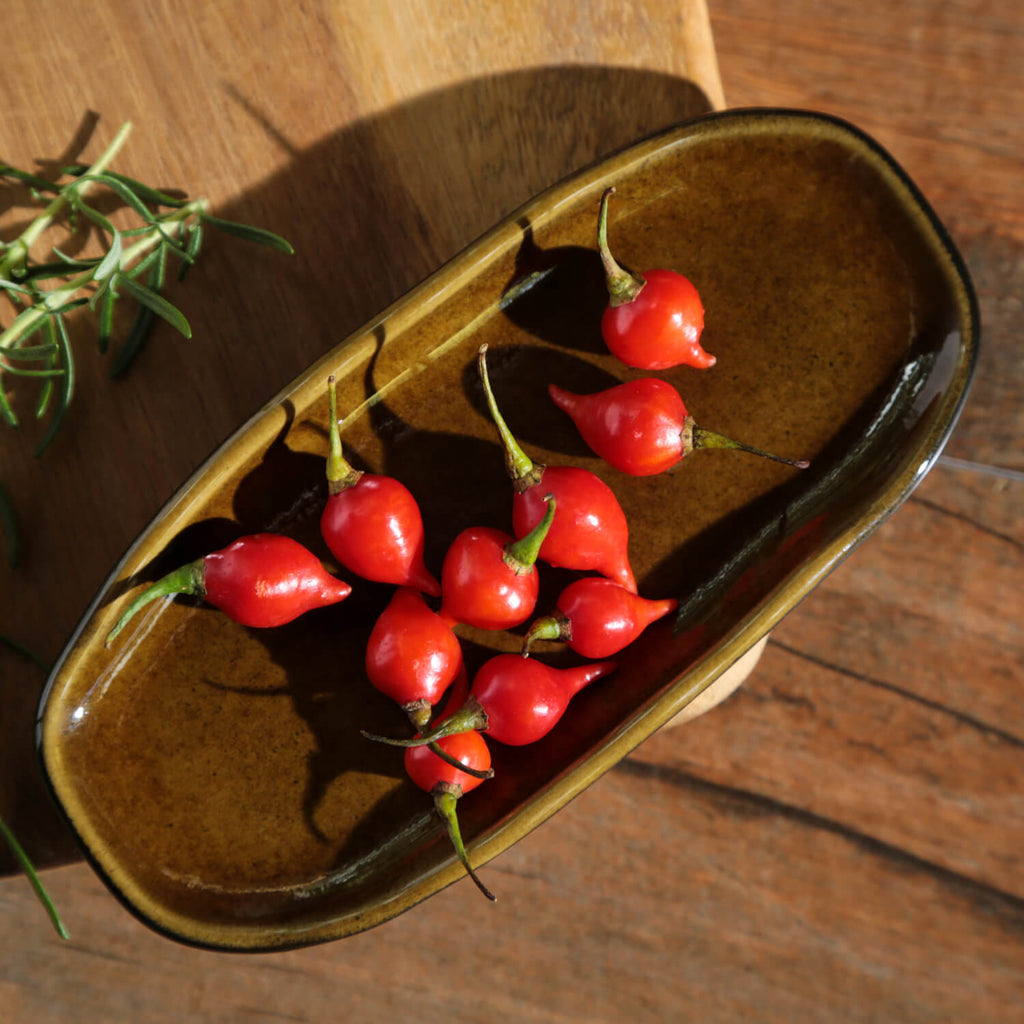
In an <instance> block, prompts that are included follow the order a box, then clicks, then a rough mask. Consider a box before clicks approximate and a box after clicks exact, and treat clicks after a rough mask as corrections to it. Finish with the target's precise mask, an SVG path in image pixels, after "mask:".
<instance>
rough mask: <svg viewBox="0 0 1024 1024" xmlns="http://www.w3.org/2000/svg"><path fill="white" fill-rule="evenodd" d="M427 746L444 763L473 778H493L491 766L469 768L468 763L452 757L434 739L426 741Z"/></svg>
mask: <svg viewBox="0 0 1024 1024" xmlns="http://www.w3.org/2000/svg"><path fill="white" fill-rule="evenodd" d="M427 746H428V747H430V750H431V752H432V753H434V754H436V755H437V756H438V757H439V758H441V760H442V761H444V763H445V764H450V765H451V766H452V767H453V768H458V769H459V771H460V772H465V773H466V774H467V775H472V776H473V778H474V779H493V778H494V769H493V768H484V769H480V768H470V767H469V765H468V764H463V763H462V762H461V761H460V760H459V759H458V758H457V757H453V756H452V755H451V754H449V753H448V751H447V750H445V749H444V747H442V746H441V744H440V743H437V742H436V741H434V742H431V743H428V744H427Z"/></svg>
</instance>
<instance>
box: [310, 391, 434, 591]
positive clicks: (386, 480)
mask: <svg viewBox="0 0 1024 1024" xmlns="http://www.w3.org/2000/svg"><path fill="white" fill-rule="evenodd" d="M327 387H328V391H329V394H330V399H331V429H330V454H329V455H328V458H327V485H328V491H329V497H328V499H327V505H326V506H325V508H324V511H323V515H322V516H321V518H320V532H321V533H322V534H323V538H324V540H325V541H326V543H327V546H328V547H329V548H330V549H331V553H332V554H333V555H334V557H335V558H337V559H338V561H339V562H341V564H342V565H344V566H345V567H346V568H348V569H350V570H351V571H352V572H354V573H355V574H356V575H357V576H361V577H362V578H363V579H367V580H374V581H376V582H378V583H394V584H396V585H398V586H401V587H416V589H417V590H422V591H423V592H424V593H426V594H430V595H431V596H432V597H437V596H438V595H439V594H440V593H441V587H440V586H439V584H438V582H437V580H436V579H435V578H434V577H433V576H432V575H431V574H430V572H429V571H428V570H427V567H426V565H425V564H424V561H423V516H422V514H421V513H420V507H419V505H418V504H417V503H416V499H415V498H414V497H413V496H412V494H411V492H410V491H409V489H408V488H407V487H406V486H405V484H403V483H401V482H400V481H398V480H396V479H395V478H394V477H390V476H382V475H380V474H377V473H363V472H360V471H359V470H357V469H354V468H353V467H352V466H350V465H349V464H348V462H346V461H345V459H344V457H343V456H342V451H341V437H340V434H339V431H338V414H337V394H336V388H335V383H334V377H330V378H329V379H328V382H327Z"/></svg>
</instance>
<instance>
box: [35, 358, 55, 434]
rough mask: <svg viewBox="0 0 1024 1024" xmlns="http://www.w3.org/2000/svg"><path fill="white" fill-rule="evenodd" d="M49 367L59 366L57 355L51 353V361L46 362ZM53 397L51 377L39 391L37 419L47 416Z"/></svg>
mask: <svg viewBox="0 0 1024 1024" xmlns="http://www.w3.org/2000/svg"><path fill="white" fill-rule="evenodd" d="M46 363H47V365H48V366H56V365H57V355H56V353H55V352H51V353H50V357H49V359H47V361H46ZM52 397H53V378H52V377H50V378H48V379H47V380H44V381H43V384H42V387H41V388H40V389H39V398H38V400H37V401H36V419H37V420H41V419H42V418H43V417H44V416H45V415H46V410H47V409H49V408H50V399H51V398H52Z"/></svg>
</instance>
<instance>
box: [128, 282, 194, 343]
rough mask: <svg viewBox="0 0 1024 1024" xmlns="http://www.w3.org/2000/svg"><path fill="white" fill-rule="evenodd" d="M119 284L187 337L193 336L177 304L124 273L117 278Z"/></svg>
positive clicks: (136, 299) (137, 300)
mask: <svg viewBox="0 0 1024 1024" xmlns="http://www.w3.org/2000/svg"><path fill="white" fill-rule="evenodd" d="M117 283H118V285H119V286H120V287H121V288H123V289H124V290H125V291H126V292H127V293H128V294H129V295H130V296H131V297H132V298H133V299H135V301H136V302H138V303H140V304H141V305H143V306H146V307H148V308H149V309H151V310H152V311H153V312H154V313H156V315H157V316H159V317H163V319H164V320H166V321H167V322H168V323H169V324H170V325H171V326H172V327H174V328H175V329H176V330H178V331H180V332H181V333H182V334H183V335H184V336H185V337H186V338H191V337H192V328H191V327H189V325H188V321H187V320H186V319H185V317H184V315H183V314H182V312H181V310H180V309H178V307H177V306H173V305H172V304H171V303H170V302H168V301H167V300H166V299H165V298H164V297H163V296H162V295H160V294H159V293H158V292H155V291H153V290H152V289H151V288H147V287H146V286H145V285H143V284H139V282H138V281H133V280H132V279H131V278H130V277H127V276H125V275H123V274H119V275H118V278H117Z"/></svg>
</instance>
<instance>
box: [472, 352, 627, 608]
mask: <svg viewBox="0 0 1024 1024" xmlns="http://www.w3.org/2000/svg"><path fill="white" fill-rule="evenodd" d="M478 364H479V368H480V378H481V380H482V381H483V386H484V393H485V394H486V396H487V406H488V409H489V410H490V413H491V418H492V419H493V420H494V425H495V426H496V427H497V428H498V433H499V435H500V436H501V440H502V444H503V446H504V448H505V464H506V466H507V468H508V472H509V476H510V477H511V478H512V485H513V489H514V491H515V495H514V497H513V499H512V531H513V533H514V534H515V535H516V536H517V537H524V536H525V535H526V534H527V533H529V532H530V531H531V530H532V529H534V527H536V526H537V524H538V523H539V522H540V521H541V519H542V518H543V517H544V514H545V512H546V511H547V495H549V494H551V495H553V496H554V499H555V502H556V504H557V506H558V515H557V517H556V518H555V520H554V522H552V524H551V529H550V530H548V534H547V537H545V539H544V543H543V544H541V546H540V558H542V559H543V560H544V561H545V562H547V563H548V564H549V565H553V566H556V567H559V568H563V569H579V570H582V571H585V572H587V571H592V572H599V573H601V574H602V575H603V576H610V577H611V578H612V579H614V580H617V581H618V582H619V583H621V584H622V585H623V586H624V587H625V588H626V589H627V590H632V591H633V592H634V593H635V592H636V579H635V578H634V576H633V570H632V568H631V566H630V564H629V557H628V553H627V549H628V545H629V524H628V523H627V522H626V514H625V513H624V512H623V511H622V506H621V505H620V504H619V502H618V499H617V498H616V497H615V494H614V493H613V491H612V489H611V488H610V487H609V486H608V485H607V484H606V483H605V482H604V481H603V480H602V479H601V478H600V477H598V476H596V475H595V474H593V473H591V472H590V470H589V469H582V468H580V467H578V466H542V465H540V464H539V463H535V462H533V461H532V460H531V459H530V458H529V456H528V455H527V454H526V453H525V452H524V451H523V449H522V448H520V446H519V444H518V442H517V441H516V439H515V438H514V437H513V436H512V432H511V431H510V430H509V429H508V426H507V425H506V423H505V420H504V418H503V417H502V415H501V412H500V411H499V409H498V403H497V402H496V400H495V398H494V393H493V391H492V390H491V382H490V379H489V377H488V374H487V346H486V345H482V346H481V348H480V354H479V358H478Z"/></svg>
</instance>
